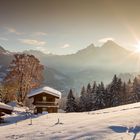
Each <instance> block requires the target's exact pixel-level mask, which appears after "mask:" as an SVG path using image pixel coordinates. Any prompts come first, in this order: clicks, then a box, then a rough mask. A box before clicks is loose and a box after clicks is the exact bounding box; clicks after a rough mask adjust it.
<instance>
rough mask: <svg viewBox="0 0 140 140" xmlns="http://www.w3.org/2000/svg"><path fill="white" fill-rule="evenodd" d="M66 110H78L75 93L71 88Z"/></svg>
mask: <svg viewBox="0 0 140 140" xmlns="http://www.w3.org/2000/svg"><path fill="white" fill-rule="evenodd" d="M65 111H66V112H76V111H77V103H76V101H75V97H74V95H73V91H72V89H70V91H69V94H68V96H67V102H66V109H65Z"/></svg>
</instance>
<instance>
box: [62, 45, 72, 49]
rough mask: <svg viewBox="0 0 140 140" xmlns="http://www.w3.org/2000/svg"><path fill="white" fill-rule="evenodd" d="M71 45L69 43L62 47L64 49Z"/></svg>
mask: <svg viewBox="0 0 140 140" xmlns="http://www.w3.org/2000/svg"><path fill="white" fill-rule="evenodd" d="M69 47H70V45H69V44H64V45H63V46H62V47H61V48H62V49H66V48H69Z"/></svg>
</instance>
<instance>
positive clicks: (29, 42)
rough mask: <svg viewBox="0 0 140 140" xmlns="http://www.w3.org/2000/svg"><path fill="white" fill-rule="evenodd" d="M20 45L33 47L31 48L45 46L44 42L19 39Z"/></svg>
mask: <svg viewBox="0 0 140 140" xmlns="http://www.w3.org/2000/svg"><path fill="white" fill-rule="evenodd" d="M19 40H20V41H21V43H24V44H28V45H33V46H44V45H45V44H46V42H45V41H40V40H33V39H19Z"/></svg>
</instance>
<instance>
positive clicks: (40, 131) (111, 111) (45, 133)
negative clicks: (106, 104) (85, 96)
mask: <svg viewBox="0 0 140 140" xmlns="http://www.w3.org/2000/svg"><path fill="white" fill-rule="evenodd" d="M139 114H140V103H135V104H129V105H124V106H119V107H114V108H108V109H103V110H99V111H92V112H83V113H57V114H55V113H54V114H46V115H45V114H44V115H40V116H36V117H35V116H34V117H33V120H32V125H31V124H30V119H25V118H24V117H23V116H24V115H25V114H24V112H23V113H22V114H21V113H20V116H19V117H16V116H15V115H14V114H13V116H9V117H6V120H8V121H9V123H5V124H1V125H0V134H1V135H0V139H2V140H12V139H20V140H27V139H30V140H46V139H47V140H55V139H57V140H62V139H63V140H66V139H67V140H68V139H69V140H75V139H79V140H81V139H82V140H87V139H88V140H89V139H94V140H138V139H140V119H139ZM14 118H15V119H16V118H18V119H17V120H18V122H17V123H16V124H15V122H14V120H15V119H14ZM20 118H21V120H22V121H20ZM23 118H24V119H23ZM58 118H59V119H60V124H56V123H57V121H58Z"/></svg>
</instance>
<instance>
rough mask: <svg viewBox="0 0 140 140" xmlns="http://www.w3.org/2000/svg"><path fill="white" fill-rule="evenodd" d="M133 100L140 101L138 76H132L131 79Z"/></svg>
mask: <svg viewBox="0 0 140 140" xmlns="http://www.w3.org/2000/svg"><path fill="white" fill-rule="evenodd" d="M133 92H134V95H133V102H139V101H140V79H138V77H135V78H134V81H133Z"/></svg>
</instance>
